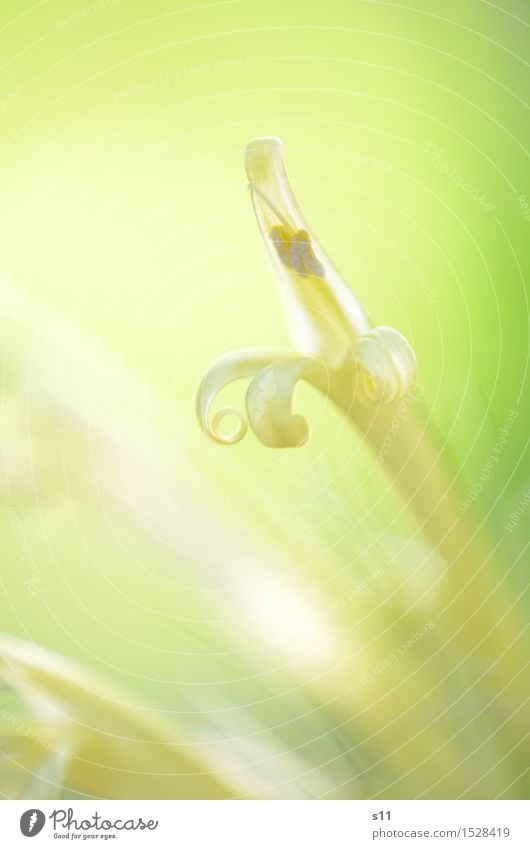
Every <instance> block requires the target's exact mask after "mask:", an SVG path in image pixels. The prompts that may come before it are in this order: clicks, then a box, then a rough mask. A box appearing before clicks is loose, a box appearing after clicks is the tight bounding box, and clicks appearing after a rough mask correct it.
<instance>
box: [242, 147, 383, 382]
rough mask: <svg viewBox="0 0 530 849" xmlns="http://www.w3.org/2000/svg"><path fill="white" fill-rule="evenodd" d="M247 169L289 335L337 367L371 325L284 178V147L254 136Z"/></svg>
mask: <svg viewBox="0 0 530 849" xmlns="http://www.w3.org/2000/svg"><path fill="white" fill-rule="evenodd" d="M245 163H246V169H247V176H248V178H249V181H250V188H251V190H252V200H253V203H254V209H255V212H256V217H257V220H258V224H259V226H260V229H261V233H262V236H263V238H264V240H265V244H266V245H267V248H268V251H269V254H270V256H271V259H272V261H273V264H274V267H275V269H276V272H277V274H278V278H279V280H280V283H281V285H282V290H283V291H284V294H285V297H286V301H287V309H288V314H289V318H290V321H291V326H292V332H293V336H294V338H295V341H296V343H297V345H298V346H299V347H300V349H301V350H302V352H303V353H305V354H308V355H310V356H320V357H322V359H324V360H325V361H326V362H327V363H328V364H329V365H330V367H332V368H334V367H337V366H339V365H340V363H341V362H342V360H343V359H344V356H345V354H346V352H347V350H348V349H349V348H350V346H351V344H352V342H353V341H354V340H355V339H356V338H357V337H358V336H359V335H361V334H363V333H365V332H366V331H367V330H368V329H369V327H370V323H369V321H368V318H367V316H366V315H365V313H364V311H363V309H362V307H361V305H360V303H359V302H358V300H357V299H356V297H355V295H354V294H353V292H352V291H351V289H350V287H349V286H348V285H347V284H346V283H345V282H344V280H342V278H341V277H340V275H339V274H338V272H337V271H336V270H335V268H334V267H333V265H332V264H331V262H330V260H329V259H328V257H327V256H326V254H325V252H324V250H323V249H322V247H321V246H320V245H319V243H318V242H317V241H316V239H315V238H314V237H313V235H312V234H311V235H310V232H311V231H310V230H309V228H308V226H307V224H306V222H305V220H304V218H303V215H302V213H301V211H300V208H299V206H298V204H297V202H296V199H295V197H294V194H293V192H292V189H291V187H290V185H289V182H288V180H287V175H286V173H285V167H284V163H283V155H282V145H281V142H280V140H279V139H276V138H258V139H255V140H254V141H253V142H251V143H250V144H249V146H248V147H247V150H246V159H245Z"/></svg>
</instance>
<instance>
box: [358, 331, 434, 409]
mask: <svg viewBox="0 0 530 849" xmlns="http://www.w3.org/2000/svg"><path fill="white" fill-rule="evenodd" d="M351 361H352V362H353V364H354V366H355V368H356V393H355V397H356V399H358V400H359V401H361V403H363V404H390V403H391V402H392V401H396V400H398V399H399V398H403V397H405V396H406V395H410V394H412V392H413V391H414V389H415V387H416V383H417V379H418V370H417V363H416V357H415V354H414V351H413V350H412V348H411V346H410V345H409V343H408V342H407V340H406V339H405V337H404V336H402V335H401V333H398V331H397V330H394V329H393V328H392V327H384V326H382V327H374V328H373V330H370V331H368V333H365V334H364V336H361V337H360V338H359V339H358V340H357V341H356V342H355V344H354V345H353V346H352V349H351Z"/></svg>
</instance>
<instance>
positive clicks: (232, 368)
mask: <svg viewBox="0 0 530 849" xmlns="http://www.w3.org/2000/svg"><path fill="white" fill-rule="evenodd" d="M282 357H283V358H285V357H289V354H286V353H285V351H282V350H279V349H277V348H269V349H255V350H254V349H252V350H249V351H234V352H232V353H230V354H227V355H226V356H224V357H222V358H221V359H220V360H217V362H216V363H214V365H213V366H212V367H211V368H210V369H209V370H208V372H207V374H206V375H205V376H204V378H203V379H202V381H201V384H200V386H199V390H198V392H197V400H196V410H197V418H198V420H199V423H200V425H201V427H202V429H203V430H204V431H205V433H207V434H208V436H210V437H211V438H212V439H213V440H215V442H220V443H222V444H225V445H231V444H233V443H234V442H239V441H240V440H241V439H243V437H244V436H245V434H246V432H247V421H246V418H245V416H244V415H243V414H242V413H240V411H239V410H236V409H235V408H233V407H221V408H220V409H219V410H217V411H216V412H215V413H214V414H213V415H212V414H211V411H212V405H213V403H214V401H215V399H216V398H217V396H218V395H219V393H220V392H221V391H222V390H223V389H224V388H225V387H226V386H228V385H229V384H230V383H232V382H233V381H234V380H240V379H241V378H245V377H254V376H255V375H256V374H257V373H258V372H259V371H260V370H261V369H263V368H265V366H268V365H269V364H270V363H272V362H274V361H275V360H278V359H281V358H282ZM228 418H231V419H234V420H235V426H234V427H233V429H232V430H231V431H229V432H228V433H224V432H223V431H222V430H221V425H222V423H223V421H225V419H228Z"/></svg>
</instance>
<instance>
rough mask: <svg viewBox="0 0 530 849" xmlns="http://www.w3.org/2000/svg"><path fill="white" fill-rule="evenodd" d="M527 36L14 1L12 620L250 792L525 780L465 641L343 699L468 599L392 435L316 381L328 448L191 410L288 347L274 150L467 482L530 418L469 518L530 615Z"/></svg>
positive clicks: (0, 163) (3, 23) (3, 166)
mask: <svg viewBox="0 0 530 849" xmlns="http://www.w3.org/2000/svg"><path fill="white" fill-rule="evenodd" d="M529 39H530V7H529V5H528V2H526V0H503V2H501V3H497V4H495V3H490V2H486V1H485V0H468V2H466V3H461V2H452V0H448V2H446V0H444V2H443V3H442V2H439V0H435V2H432V3H429V4H423V3H419V2H416V4H409V3H401V2H396V3H387V2H378V1H377V2H365V1H364V0H362V2H359V1H358V0H329V2H326V3H325V4H321V3H300V2H292V3H286V2H279V0H269V2H266V3H265V2H259V0H235V2H218V3H200V2H198V3H195V2H189V0H171V2H170V1H169V0H167V2H164V0H152V2H147V0H137V2H132V1H131V2H128V1H127V0H121V2H111V0H108V2H107V0H95V2H93V3H90V2H88V1H87V0H81V2H61V0H42V2H37V3H33V2H27V1H26V0H22V1H21V2H20V1H19V0H17V2H14V0H4V2H3V3H2V6H1V10H0V43H1V46H2V50H1V75H0V272H1V275H2V278H3V279H4V280H5V281H6V287H5V293H4V295H3V296H2V298H3V328H2V368H3V372H2V375H3V395H2V401H3V406H2V427H3V446H2V450H3V462H2V466H3V471H2V475H1V477H0V497H1V499H2V513H3V518H2V542H1V547H0V556H1V560H2V570H1V572H2V574H1V578H2V596H1V606H0V612H1V622H2V626H1V627H2V631H3V632H5V633H7V634H9V635H14V636H17V637H20V638H23V639H25V640H27V641H29V642H31V643H36V644H38V645H42V646H45V647H46V648H49V649H53V650H55V651H57V652H59V653H61V654H62V655H65V656H67V657H70V658H74V659H76V660H77V661H80V663H82V664H83V665H84V666H85V667H86V668H87V669H92V670H95V671H97V672H99V673H101V674H102V675H103V676H106V677H107V678H108V679H111V680H113V681H114V682H115V683H117V684H119V685H120V686H122V687H123V688H124V692H125V691H126V692H127V693H128V698H129V699H130V701H131V703H132V702H135V703H136V702H138V703H142V704H143V700H145V702H146V703H148V704H150V705H152V706H153V709H154V710H155V711H158V712H160V714H161V715H163V716H164V717H165V718H166V719H168V720H170V721H171V722H173V723H174V724H175V725H176V727H177V728H178V729H179V733H181V734H182V739H183V740H184V741H185V745H187V746H188V747H191V748H193V747H196V750H197V752H199V753H200V759H201V762H202V764H203V767H202V769H204V770H206V771H213V772H216V773H217V774H218V775H219V776H221V778H223V780H224V778H226V781H227V788H228V789H227V790H226V794H227V795H238V794H239V795H243V796H245V795H250V796H252V795H257V796H261V797H264V798H268V797H275V796H277V797H295V798H298V797H304V796H324V797H326V796H337V797H358V796H375V795H378V794H379V795H381V796H382V797H385V796H386V797H392V796H401V797H417V796H421V795H422V794H423V795H427V796H430V797H433V798H439V797H444V796H446V797H447V796H448V797H451V796H455V797H457V796H459V795H464V796H466V795H467V796H471V797H477V798H483V797H486V798H489V797H495V796H497V795H503V794H505V795H507V796H510V795H515V796H517V795H519V796H520V795H524V794H525V793H526V792H527V788H526V783H525V779H524V767H525V763H527V758H525V753H524V749H523V748H522V742H521V741H522V739H523V737H524V733H523V732H524V723H523V724H519V725H514V726H513V727H512V726H510V725H509V724H508V725H505V724H504V722H505V717H506V716H508V714H509V713H510V711H509V710H508V709H505V710H506V712H505V713H504V714H503V713H502V711H500V712H499V713H495V711H496V710H497V707H496V706H494V707H491V708H489V707H488V708H487V709H486V706H487V705H489V704H490V701H491V700H492V699H494V697H495V694H494V693H491V692H488V693H484V692H483V691H481V690H480V689H478V690H474V689H473V686H474V682H475V681H476V680H477V678H478V677H479V671H480V669H481V668H482V667H481V665H482V664H487V662H488V658H487V657H483V656H481V655H480V650H479V648H477V651H476V655H473V657H472V659H471V660H470V661H469V662H470V664H472V665H471V666H470V667H469V668H468V672H467V675H468V678H467V679H466V678H465V675H464V678H462V679H461V678H459V675H460V672H462V668H464V669H465V667H459V665H458V662H459V661H460V660H461V659H462V658H463V656H464V652H463V649H462V648H461V647H459V646H458V644H457V643H456V642H455V643H451V635H450V634H449V633H445V632H444V631H443V626H440V627H439V628H436V629H435V631H434V632H433V633H432V634H431V635H430V636H427V637H425V638H424V639H422V640H421V641H420V643H419V644H418V646H417V647H416V648H415V649H414V651H410V652H408V653H407V654H406V656H405V657H404V658H403V660H402V662H401V663H400V664H399V668H392V669H390V670H387V671H386V672H385V674H384V675H379V674H376V675H375V681H374V682H372V685H371V686H369V687H365V688H363V689H361V690H360V691H359V692H358V694H357V696H354V697H353V699H351V694H350V697H348V696H345V692H346V690H347V687H348V685H350V684H351V682H352V681H355V680H356V679H357V678H358V676H359V675H362V674H364V673H365V672H366V671H370V670H373V668H374V667H375V666H376V665H377V663H378V662H380V661H381V660H383V659H384V658H385V656H387V655H388V653H389V652H390V651H392V650H393V649H394V648H395V647H396V646H399V645H400V644H401V643H402V642H403V641H404V640H406V639H407V637H408V636H409V635H410V634H411V633H412V632H414V631H415V630H416V629H418V628H420V627H421V626H422V625H423V624H424V623H426V622H429V621H431V620H432V619H433V617H436V615H437V614H438V613H439V610H438V609H437V607H436V604H435V603H433V600H432V595H430V594H431V593H432V592H433V590H432V587H433V585H434V584H435V582H436V579H437V577H438V573H437V572H436V569H437V568H438V566H439V564H438V565H437V564H436V560H435V556H434V557H433V558H431V559H432V562H431V561H429V557H430V555H429V554H428V553H427V555H426V554H425V548H424V542H423V541H422V540H421V538H420V537H419V536H418V535H416V532H415V528H414V523H413V521H412V519H411V518H410V517H409V516H407V514H406V510H405V509H404V507H403V505H402V504H401V503H400V501H399V498H398V496H397V495H396V494H395V493H394V492H393V491H392V490H391V489H390V488H389V485H388V481H387V480H386V479H385V477H384V475H383V473H382V471H381V469H380V468H379V467H378V466H377V465H376V464H375V463H374V458H373V456H372V455H371V453H370V451H369V449H368V448H367V447H366V446H365V445H364V443H363V441H362V440H361V439H360V438H359V437H358V436H357V435H356V434H354V433H353V432H352V431H351V429H350V428H349V426H348V425H347V423H346V422H345V421H344V420H343V419H342V418H341V416H340V415H339V414H338V413H337V412H335V411H333V410H332V409H331V407H330V406H329V405H328V404H327V403H326V402H325V400H323V399H321V398H318V397H317V396H316V395H315V394H313V393H312V392H311V391H310V390H307V389H304V388H303V387H302V388H301V389H300V390H299V391H298V393H297V405H298V406H300V407H301V408H303V409H304V411H305V413H306V415H307V418H308V420H309V421H310V423H311V431H312V435H311V440H310V442H309V444H308V445H307V446H306V447H304V448H303V449H300V450H288V451H276V452H274V451H271V450H269V449H266V448H264V447H263V446H261V445H260V444H258V442H257V440H255V438H254V437H253V436H248V437H247V439H246V440H245V441H244V442H243V443H241V444H240V445H238V446H235V447H233V448H223V447H220V446H216V445H213V444H212V443H210V442H208V441H207V440H206V439H205V437H204V435H203V434H202V433H201V432H200V431H199V429H198V427H197V424H196V420H195V413H194V398H195V391H196V387H197V384H198V382H199V380H200V378H201V376H202V374H203V372H204V370H205V369H206V368H207V366H208V365H209V363H210V362H211V361H212V360H213V359H214V358H215V357H217V356H219V355H220V354H223V353H224V352H225V351H227V350H231V349H234V348H238V347H245V346H254V345H289V344H290V341H289V337H288V334H287V326H286V322H285V319H284V315H283V311H282V304H281V303H280V299H279V295H278V292H277V289H276V285H275V280H274V276H273V273H272V270H271V269H270V267H269V264H268V259H267V257H266V253H265V251H264V249H263V246H262V244H261V238H260V235H259V232H258V229H257V227H256V224H255V221H254V217H253V214H252V210H251V204H250V197H249V193H248V190H247V188H246V184H245V176H244V171H243V151H244V148H245V145H246V144H247V143H248V141H249V140H251V139H252V138H253V137H254V136H257V135H276V136H279V137H280V138H281V139H282V141H283V143H284V146H285V152H286V161H287V167H288V170H289V174H290V177H291V180H292V184H293V186H294V188H295V191H296V192H297V195H298V197H299V200H300V203H301V206H302V208H303V209H304V210H305V212H306V214H307V217H308V219H309V221H310V223H311V224H312V226H313V227H314V230H315V232H316V233H318V235H319V237H320V239H321V240H322V243H323V244H324V245H325V246H326V248H327V250H328V252H329V254H330V256H331V257H332V258H333V259H334V261H335V262H336V264H337V266H338V268H339V269H340V270H341V272H342V273H343V275H344V277H345V278H346V279H347V280H348V281H349V282H350V284H351V285H352V287H353V288H354V290H355V292H356V294H357V295H358V297H359V298H360V300H361V301H362V303H363V304H364V305H365V307H366V308H367V310H368V312H369V314H370V316H371V317H372V319H373V320H374V322H375V323H379V324H389V325H392V326H394V327H396V328H397V329H399V330H400V331H401V332H403V333H404V334H405V335H406V336H407V337H408V339H409V340H410V341H411V342H412V344H413V346H414V348H415V350H416V354H417V358H418V362H419V365H420V374H421V387H420V390H421V395H422V397H423V398H424V400H425V402H426V405H427V408H428V409H429V410H430V414H431V417H432V418H431V424H432V427H433V429H435V430H438V431H439V434H440V445H441V451H442V456H443V458H444V460H443V461H444V462H448V463H452V464H453V466H452V468H453V469H454V474H458V475H460V476H461V484H462V493H463V497H464V496H465V495H466V493H467V492H469V490H470V489H471V487H473V486H474V484H475V483H476V482H477V480H478V479H479V477H480V475H481V472H482V470H483V468H484V464H485V463H486V462H487V461H488V458H489V457H490V455H491V453H492V450H493V448H494V446H495V444H496V442H497V440H498V438H499V432H500V430H501V428H502V427H503V425H504V423H505V421H506V419H507V417H508V416H509V415H510V411H513V410H515V411H516V412H517V413H518V418H517V419H516V421H515V423H514V424H513V425H512V426H511V427H510V433H509V438H507V439H506V443H505V445H504V447H503V450H502V455H501V457H500V462H499V463H498V464H497V465H496V466H495V469H494V470H493V471H492V472H491V474H490V475H489V476H488V478H487V480H486V481H485V482H483V491H482V492H481V494H480V498H477V499H476V501H475V502H474V503H473V504H472V506H471V507H470V510H471V511H472V512H474V513H475V512H476V514H477V516H479V518H480V521H484V522H485V523H486V524H487V526H488V529H489V530H488V532H489V534H490V535H491V536H492V537H493V538H494V539H495V540H500V539H501V538H502V539H503V540H504V541H503V546H504V547H503V549H502V551H503V560H502V562H503V563H504V566H505V569H503V573H502V575H501V574H499V580H500V579H501V578H502V582H503V592H506V593H507V598H508V599H509V600H510V604H508V605H507V606H510V605H511V604H512V603H513V608H512V609H511V612H510V616H515V617H519V620H518V621H520V622H521V632H522V628H523V625H524V624H525V623H526V621H527V616H528V609H527V608H526V613H525V609H524V607H523V606H522V605H523V604H524V600H523V599H522V596H521V592H522V591H523V590H524V586H525V569H527V563H528V561H527V560H526V567H525V559H524V551H525V545H526V535H525V533H524V525H525V523H526V525H527V524H528V515H530V511H529V512H528V513H527V514H526V516H524V517H523V519H522V520H521V521H520V522H519V523H518V524H517V527H516V528H515V529H513V530H512V531H510V532H506V530H505V527H506V525H507V523H508V521H509V517H510V514H511V512H512V511H514V510H516V509H517V505H518V504H519V502H520V499H521V498H523V497H524V496H525V493H527V492H528V488H529V485H530V483H529V472H528V462H527V458H526V457H525V453H524V452H525V449H526V445H527V425H528V394H527V387H528V384H527V382H526V380H527V364H528V363H527V360H528V301H527V289H526V286H525V279H526V278H527V276H528V273H529V269H530V210H527V212H528V216H527V218H525V211H524V209H523V207H522V206H521V204H520V203H519V202H518V197H519V196H520V195H522V194H524V195H526V196H527V197H530V178H529V174H530V171H529V162H528V138H529V131H530V121H529V114H528V102H527V101H528V92H529V83H530V73H529V55H530V54H529V51H528V46H529ZM454 169H456V170H454ZM451 172H452V173H453V176H454V174H458V175H459V176H460V177H461V178H462V181H463V182H464V183H466V184H468V185H469V186H470V188H471V189H473V190H475V191H476V195H477V196H478V195H483V196H484V202H483V203H482V204H481V203H479V201H478V200H477V199H476V198H475V199H474V198H473V197H471V196H470V195H469V194H468V193H467V192H466V191H464V189H463V188H462V187H461V186H458V185H457V184H456V183H455V182H454V179H452V178H451ZM529 203H530V201H529ZM17 293H18V294H17ZM525 388H526V394H525ZM243 392H244V389H243V387H241V388H240V389H239V388H238V387H236V388H235V389H233V390H230V391H229V392H228V393H227V397H228V398H229V399H230V398H231V399H232V401H235V403H237V404H239V403H241V402H242V400H243ZM28 552H30V554H28ZM426 563H428V564H430V565H428V566H425V564H426ZM29 578H32V579H33V580H35V581H37V582H38V588H40V591H39V592H32V591H31V590H28V579H29ZM363 579H365V582H366V583H365V585H362V586H359V582H360V581H362V580H363ZM418 599H420V601H418ZM421 599H423V601H421ZM503 604H504V602H503ZM501 612H502V613H504V612H505V607H502V609H501ZM440 647H443V650H441V653H439V654H438V655H437V656H436V659H433V657H432V655H433V652H435V651H436V650H438V649H440ZM468 648H469V647H468ZM519 671H520V670H518V669H516V667H514V669H513V671H512V673H511V674H510V675H509V676H508V679H509V680H511V678H512V677H513V675H515V674H517V673H518V672H519ZM440 680H441V681H442V684H441V685H440V686H439V682H440ZM464 680H465V681H466V682H467V683H464V684H463V683H462V681H464ZM468 687H470V689H468ZM424 697H425V698H426V701H425V700H423V701H422V699H424ZM518 704H519V703H518V702H516V703H514V710H515V708H516V707H517V705H518ZM499 710H500V709H499ZM516 712H517V711H516ZM518 716H519V718H520V717H521V714H518ZM396 717H397V720H396ZM400 717H401V719H400ZM462 727H465V729H466V730H465V733H464V732H463V736H460V737H459V736H458V735H459V734H460V732H461V729H462ZM507 729H508V730H507ZM526 754H527V753H526ZM13 758H14V761H16V760H17V755H16V752H15V754H14V755H13ZM142 768H143V767H142V764H141V763H139V764H138V772H139V774H140V777H141V773H142ZM0 778H1V775H0ZM9 781H10V779H9V774H8V775H7V778H6V779H5V781H4V783H3V784H2V787H1V789H2V793H3V794H4V795H6V796H16V795H17V794H18V793H19V792H21V791H19V790H18V785H17V786H15V785H14V784H10V783H9ZM56 783H59V784H60V783H61V782H60V781H59V780H58V779H57V782H56ZM64 783H65V784H66V785H67V786H68V781H66V780H65V782H64ZM140 786H141V784H140ZM197 787H198V789H195V790H194V791H191V792H195V793H197V794H199V795H200V794H201V792H202V791H201V789H200V784H199V785H197ZM144 789H145V793H144V795H148V793H149V787H148V782H147V779H146V780H145V785H144ZM48 792H50V791H49V788H48ZM86 792H87V793H89V794H90V793H92V794H93V795H113V794H114V795H118V796H119V795H120V794H121V793H126V792H129V793H132V792H133V791H131V790H130V789H128V790H124V791H120V788H119V785H116V784H114V785H113V784H112V782H110V783H109V785H108V786H103V785H102V786H101V788H98V787H91V788H90V789H87V791H86ZM180 792H181V791H180V790H177V791H175V793H176V795H178V794H179V793H180ZM204 792H205V793H207V792H209V791H207V790H204ZM211 792H212V794H213V795H215V794H216V791H215V790H214V791H211ZM140 795H142V794H141V793H140ZM32 798H35V797H34V796H33V797H32Z"/></svg>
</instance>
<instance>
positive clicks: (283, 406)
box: [247, 357, 325, 448]
mask: <svg viewBox="0 0 530 849" xmlns="http://www.w3.org/2000/svg"><path fill="white" fill-rule="evenodd" d="M323 372H324V368H323V366H322V364H321V363H319V362H318V361H316V360H313V359H310V358H309V357H301V358H299V359H292V358H291V359H289V360H284V361H280V362H275V363H271V365H268V366H266V367H265V368H264V369H262V370H261V371H260V372H259V374H257V375H256V377H255V378H254V380H253V381H252V383H251V384H250V386H249V389H248V392H247V412H248V417H249V420H250V423H251V425H252V429H253V430H254V432H255V433H256V436H257V437H258V438H259V439H260V440H261V442H263V443H264V444H265V445H269V446H270V447H271V448H294V447H296V446H298V445H303V444H304V442H307V438H308V436H309V428H308V426H307V422H306V420H305V419H304V418H303V416H300V415H294V414H293V412H292V401H293V393H294V390H295V387H296V384H297V383H298V381H299V380H302V379H303V378H314V377H315V376H317V375H318V376H320V378H321V381H322V377H323ZM324 379H325V378H324Z"/></svg>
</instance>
